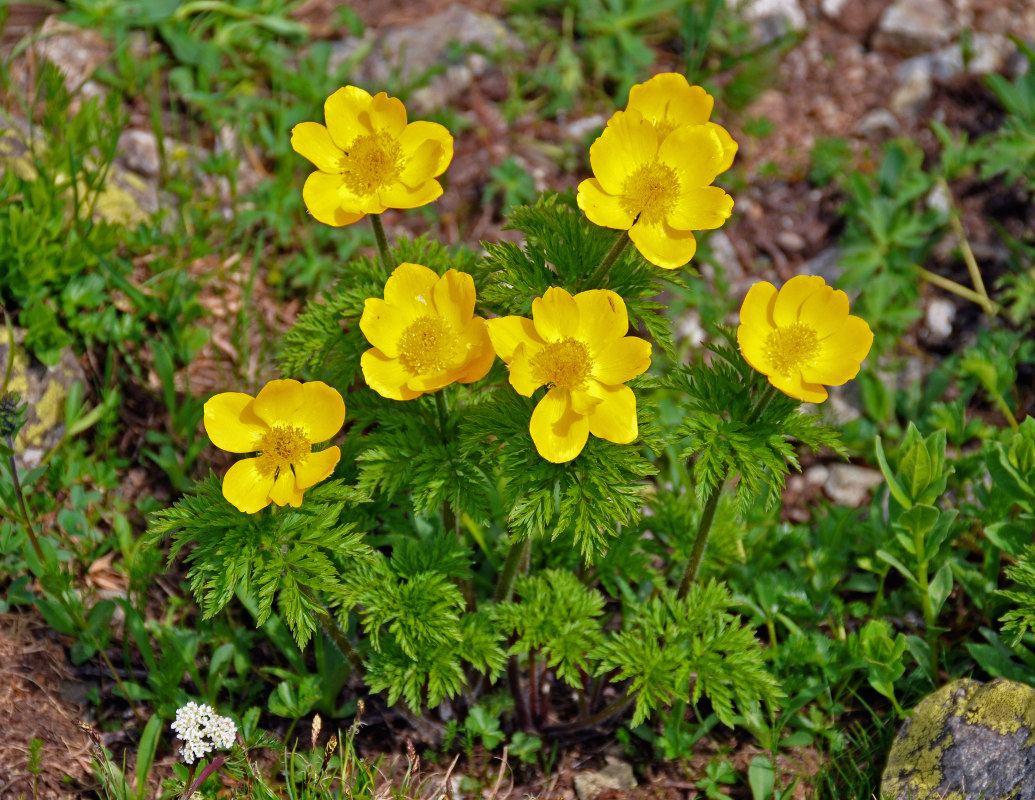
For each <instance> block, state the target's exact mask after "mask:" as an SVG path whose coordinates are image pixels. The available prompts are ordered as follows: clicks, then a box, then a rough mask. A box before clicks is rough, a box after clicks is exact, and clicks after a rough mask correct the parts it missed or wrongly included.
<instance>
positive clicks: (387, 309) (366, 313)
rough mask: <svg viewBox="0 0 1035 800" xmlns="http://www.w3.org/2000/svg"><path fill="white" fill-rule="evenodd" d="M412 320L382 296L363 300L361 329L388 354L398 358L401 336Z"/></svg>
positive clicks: (369, 340) (371, 342) (372, 342)
mask: <svg viewBox="0 0 1035 800" xmlns="http://www.w3.org/2000/svg"><path fill="white" fill-rule="evenodd" d="M410 321H411V319H410V317H409V316H407V315H406V314H404V313H403V312H402V311H401V310H400V309H398V308H396V307H395V306H392V305H389V304H388V303H386V302H385V301H384V300H382V299H381V298H380V297H368V298H367V299H366V300H365V301H364V302H363V316H361V317H360V318H359V329H360V330H361V331H363V335H364V336H365V337H366V338H367V341H368V342H370V344H372V345H373V346H374V347H376V348H377V349H378V350H380V351H381V352H382V353H384V354H385V355H386V356H388V357H389V358H398V356H399V337H400V336H401V334H402V332H403V330H404V329H405V328H406V325H407V324H408V323H409V322H410Z"/></svg>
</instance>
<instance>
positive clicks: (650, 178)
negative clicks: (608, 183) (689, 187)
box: [621, 160, 679, 225]
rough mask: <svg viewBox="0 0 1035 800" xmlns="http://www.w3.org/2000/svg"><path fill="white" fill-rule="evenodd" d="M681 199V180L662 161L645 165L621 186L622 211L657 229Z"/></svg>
mask: <svg viewBox="0 0 1035 800" xmlns="http://www.w3.org/2000/svg"><path fill="white" fill-rule="evenodd" d="M678 197H679V178H678V177H677V176H676V171H675V170H674V169H672V167H670V166H668V165H666V164H662V163H661V162H660V161H656V160H655V161H652V162H651V163H650V164H644V165H643V166H642V167H640V168H639V169H638V170H636V172H634V173H633V174H632V175H630V176H629V177H628V178H626V179H625V183H624V184H622V199H621V203H622V208H624V209H625V211H626V212H627V213H629V214H632V215H633V216H634V217H640V218H641V219H643V221H644V222H646V223H648V224H650V225H657V224H658V223H659V222H661V221H662V220H663V219H664V218H665V215H666V214H668V212H669V211H671V210H672V207H673V206H674V205H675V202H676V199H677V198H678Z"/></svg>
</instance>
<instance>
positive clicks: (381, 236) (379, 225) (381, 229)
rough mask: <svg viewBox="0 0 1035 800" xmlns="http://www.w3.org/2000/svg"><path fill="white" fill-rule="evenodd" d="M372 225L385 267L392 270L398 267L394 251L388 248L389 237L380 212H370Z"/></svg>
mask: <svg viewBox="0 0 1035 800" xmlns="http://www.w3.org/2000/svg"><path fill="white" fill-rule="evenodd" d="M367 216H369V217H370V227H371V228H373V229H374V238H375V239H376V240H377V251H378V252H379V253H380V254H381V263H382V264H384V265H385V269H387V270H388V271H389V272H391V271H392V270H393V269H395V268H396V266H397V264H396V263H395V259H394V258H392V251H391V250H389V249H388V237H387V236H386V235H385V226H384V223H383V222H381V215H380V214H368V215H367Z"/></svg>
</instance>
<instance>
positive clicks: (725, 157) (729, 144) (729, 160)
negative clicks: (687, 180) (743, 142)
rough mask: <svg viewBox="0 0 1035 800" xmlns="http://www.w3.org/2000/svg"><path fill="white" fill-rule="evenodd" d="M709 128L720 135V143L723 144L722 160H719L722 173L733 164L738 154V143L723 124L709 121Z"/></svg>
mask: <svg viewBox="0 0 1035 800" xmlns="http://www.w3.org/2000/svg"><path fill="white" fill-rule="evenodd" d="M708 129H709V130H711V131H713V132H714V133H715V135H716V136H718V137H719V143H720V144H721V145H722V160H721V161H720V162H719V174H720V175H721V174H722V173H723V172H725V171H726V170H728V169H729V168H730V167H732V166H733V159H734V157H735V156H736V155H737V143H736V142H735V141H734V140H733V137H732V136H730V132H729V131H728V130H726V129H725V128H724V127H722V126H721V125H716V124H715V123H714V122H709V123H708Z"/></svg>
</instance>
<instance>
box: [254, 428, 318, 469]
mask: <svg viewBox="0 0 1035 800" xmlns="http://www.w3.org/2000/svg"><path fill="white" fill-rule="evenodd" d="M312 449H313V445H312V442H310V441H309V437H308V436H307V435H306V432H305V431H304V430H302V428H298V427H295V426H294V425H274V426H273V427H272V428H270V429H269V431H267V432H266V434H265V435H264V436H263V437H262V440H261V441H260V442H259V456H258V458H257V461H258V464H257V465H256V466H257V467H258V470H259V473H260V474H262V475H274V474H276V473H277V472H279V471H280V470H282V469H286V468H287V467H289V466H291V465H292V464H297V463H299V462H300V461H302V460H303V459H304V458H305V457H306V456H308V455H309V453H310V452H312Z"/></svg>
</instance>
